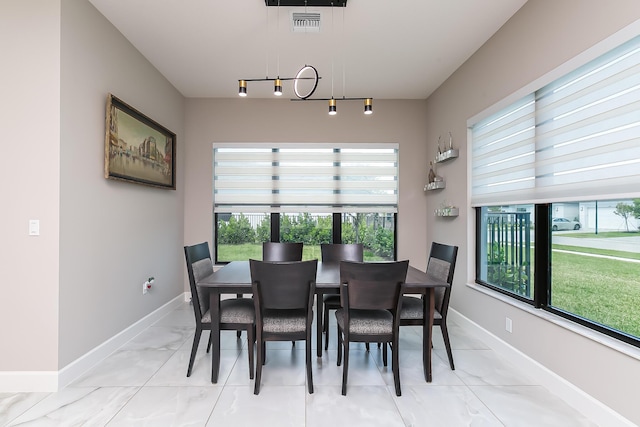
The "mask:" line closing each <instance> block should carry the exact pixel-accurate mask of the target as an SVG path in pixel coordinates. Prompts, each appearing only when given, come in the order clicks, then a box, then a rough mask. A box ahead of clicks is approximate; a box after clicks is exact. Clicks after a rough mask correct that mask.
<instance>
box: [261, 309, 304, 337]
mask: <svg viewBox="0 0 640 427" xmlns="http://www.w3.org/2000/svg"><path fill="white" fill-rule="evenodd" d="M263 322H264V328H263V330H264V331H265V332H275V333H281V332H304V331H305V330H306V329H307V311H306V310H265V313H264V317H263Z"/></svg>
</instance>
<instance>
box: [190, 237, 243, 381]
mask: <svg viewBox="0 0 640 427" xmlns="http://www.w3.org/2000/svg"><path fill="white" fill-rule="evenodd" d="M184 255H185V259H186V262H187V274H188V276H189V287H190V288H191V302H192V305H193V313H194V315H195V318H196V332H195V335H194V337H193V345H192V346H191V357H190V358H189V367H188V368H187V377H189V376H191V370H192V368H193V362H194V360H195V357H196V351H197V350H198V344H199V343H200V336H201V335H202V331H203V330H208V331H211V311H210V310H209V295H208V294H207V293H206V292H202V291H200V290H199V289H198V286H197V283H198V281H199V280H200V279H202V278H204V277H206V276H208V275H210V274H212V273H213V264H212V262H211V255H210V253H209V244H208V243H207V242H203V243H199V244H197V245H193V246H185V247H184ZM220 330H237V331H238V332H240V331H247V344H248V351H249V378H251V379H253V365H254V363H253V362H254V360H253V353H254V350H253V343H254V342H255V310H254V306H253V300H251V299H249V298H236V299H225V300H222V301H220ZM210 347H211V332H209V341H208V345H207V353H208V352H209V349H210Z"/></svg>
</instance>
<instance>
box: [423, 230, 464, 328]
mask: <svg viewBox="0 0 640 427" xmlns="http://www.w3.org/2000/svg"><path fill="white" fill-rule="evenodd" d="M457 257H458V247H457V246H450V245H443V244H442V243H436V242H433V243H431V252H430V254H429V262H428V263H427V274H428V275H429V276H432V277H435V278H436V279H438V280H442V281H445V282H447V283H448V284H449V287H448V288H446V289H443V288H436V289H435V308H436V310H438V311H439V312H440V314H442V316H443V317H444V316H445V315H446V312H447V310H448V309H449V299H450V297H451V285H453V273H454V272H455V268H456V259H457Z"/></svg>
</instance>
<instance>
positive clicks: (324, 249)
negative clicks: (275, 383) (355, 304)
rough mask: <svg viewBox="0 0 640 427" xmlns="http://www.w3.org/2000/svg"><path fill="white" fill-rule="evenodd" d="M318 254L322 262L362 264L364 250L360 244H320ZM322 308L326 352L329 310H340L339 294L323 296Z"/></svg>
mask: <svg viewBox="0 0 640 427" xmlns="http://www.w3.org/2000/svg"><path fill="white" fill-rule="evenodd" d="M320 254H321V255H322V262H340V261H357V262H362V261H363V258H364V248H363V245H362V244H361V243H322V244H321V245H320ZM322 307H323V308H322V331H323V332H324V333H325V340H324V349H325V350H327V349H328V348H329V310H337V309H339V308H340V294H339V293H335V294H327V295H323V297H322Z"/></svg>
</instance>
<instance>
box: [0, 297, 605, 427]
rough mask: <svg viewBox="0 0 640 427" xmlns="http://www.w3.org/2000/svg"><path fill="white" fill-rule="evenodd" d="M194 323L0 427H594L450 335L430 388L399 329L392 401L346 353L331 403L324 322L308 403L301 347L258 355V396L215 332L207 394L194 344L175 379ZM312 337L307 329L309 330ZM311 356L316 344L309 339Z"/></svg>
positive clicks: (4, 407)
mask: <svg viewBox="0 0 640 427" xmlns="http://www.w3.org/2000/svg"><path fill="white" fill-rule="evenodd" d="M193 325H194V320H193V311H192V308H191V306H190V305H189V304H187V303H185V304H184V305H183V306H181V307H180V308H178V309H176V310H175V311H173V312H172V313H170V314H168V315H167V316H165V317H164V318H163V319H161V320H160V321H158V322H157V323H156V324H154V325H153V326H151V327H149V328H148V329H147V330H145V331H143V332H142V333H140V334H139V335H138V336H137V337H135V338H134V339H132V340H131V341H130V342H128V343H127V344H125V345H124V346H123V347H122V348H120V349H119V350H118V351H116V352H115V353H113V354H112V355H110V356H109V357H107V358H106V359H105V360H104V361H102V362H101V363H100V364H98V365H97V366H95V367H94V368H93V369H92V370H90V371H89V372H87V373H86V374H85V375H83V376H82V377H81V378H79V379H78V380H76V381H75V382H74V383H72V384H71V385H69V386H68V387H66V388H64V389H62V390H60V391H59V392H56V393H15V394H9V393H4V394H2V393H0V425H2V426H56V427H57V426H109V427H113V426H127V427H131V426H153V427H164V426H216V427H218V426H233V427H242V426H254V425H261V426H279V427H280V426H308V427H315V426H336V427H337V426H352V427H357V426H384V427H391V426H437V427H442V426H452V427H457V426H535V427H542V426H562V427H570V426H595V425H596V424H594V423H593V422H591V421H590V420H588V419H586V418H584V417H583V416H582V415H581V414H580V413H579V412H578V411H576V410H575V409H573V408H572V407H570V406H569V405H568V404H566V403H565V402H563V401H562V400H561V399H560V398H558V397H557V396H554V395H553V394H551V393H550V392H549V391H548V390H546V389H545V388H544V387H542V386H540V385H539V384H538V383H536V381H535V379H532V378H528V377H527V376H525V375H523V374H522V373H521V372H518V371H517V370H516V369H515V368H514V367H513V366H510V365H509V364H508V363H506V362H505V361H504V360H500V357H499V356H498V355H497V354H496V353H495V352H494V351H492V350H491V349H489V348H488V347H487V346H486V345H485V344H483V342H481V341H479V340H478V339H476V338H474V337H472V336H469V335H467V334H466V333H465V332H464V331H463V330H462V329H461V328H459V327H457V326H456V325H455V324H454V323H450V325H449V329H450V337H451V342H452V346H453V349H454V361H455V364H456V370H455V371H452V370H451V369H450V368H449V364H448V361H447V355H446V352H445V351H444V345H443V343H442V337H441V334H440V329H439V328H438V327H435V328H434V335H435V338H434V343H433V345H434V360H433V383H431V384H427V383H426V382H425V381H424V379H423V376H422V366H421V357H422V356H421V350H420V349H421V345H422V344H421V342H422V337H421V330H420V327H403V328H402V331H401V340H400V348H401V351H400V380H401V385H402V396H401V397H397V396H396V395H395V392H394V388H393V375H392V373H391V367H390V364H389V367H388V368H385V367H384V366H383V365H382V357H381V352H380V350H379V349H377V348H376V347H375V346H372V348H371V351H370V352H369V353H368V352H366V351H365V350H364V345H362V344H353V347H352V350H351V352H350V354H351V357H350V366H349V382H348V389H347V396H346V397H344V396H342V395H341V394H340V390H341V388H340V385H341V381H342V367H338V366H336V345H337V342H336V338H335V337H336V333H335V332H334V331H335V319H333V324H332V325H331V327H332V328H333V329H332V334H331V342H330V345H329V351H328V352H325V353H324V354H323V357H322V358H316V356H315V350H314V354H313V381H314V389H315V392H314V393H313V394H308V393H307V388H306V385H305V381H306V378H305V366H304V360H305V353H304V343H303V342H298V343H296V345H295V347H294V346H292V345H291V343H290V342H283V343H268V344H267V363H266V365H265V366H264V369H263V378H262V387H261V391H260V394H259V395H258V396H255V395H254V394H253V381H252V380H249V373H248V359H247V350H246V335H245V334H243V335H242V338H241V339H240V340H238V339H236V335H235V332H234V331H223V332H222V338H221V343H222V344H221V346H222V352H221V366H220V377H219V382H218V384H211V383H210V381H209V378H210V369H211V367H210V364H211V356H210V354H207V353H206V352H205V349H206V340H207V339H208V332H207V333H204V334H203V339H202V340H201V342H200V348H199V351H198V355H197V357H196V361H195V365H194V369H193V373H192V375H191V377H190V378H187V377H186V370H187V364H188V361H189V353H190V349H191V343H192V340H193V329H194V326H193ZM314 330H315V328H314ZM313 342H314V345H315V337H314V339H313Z"/></svg>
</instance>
